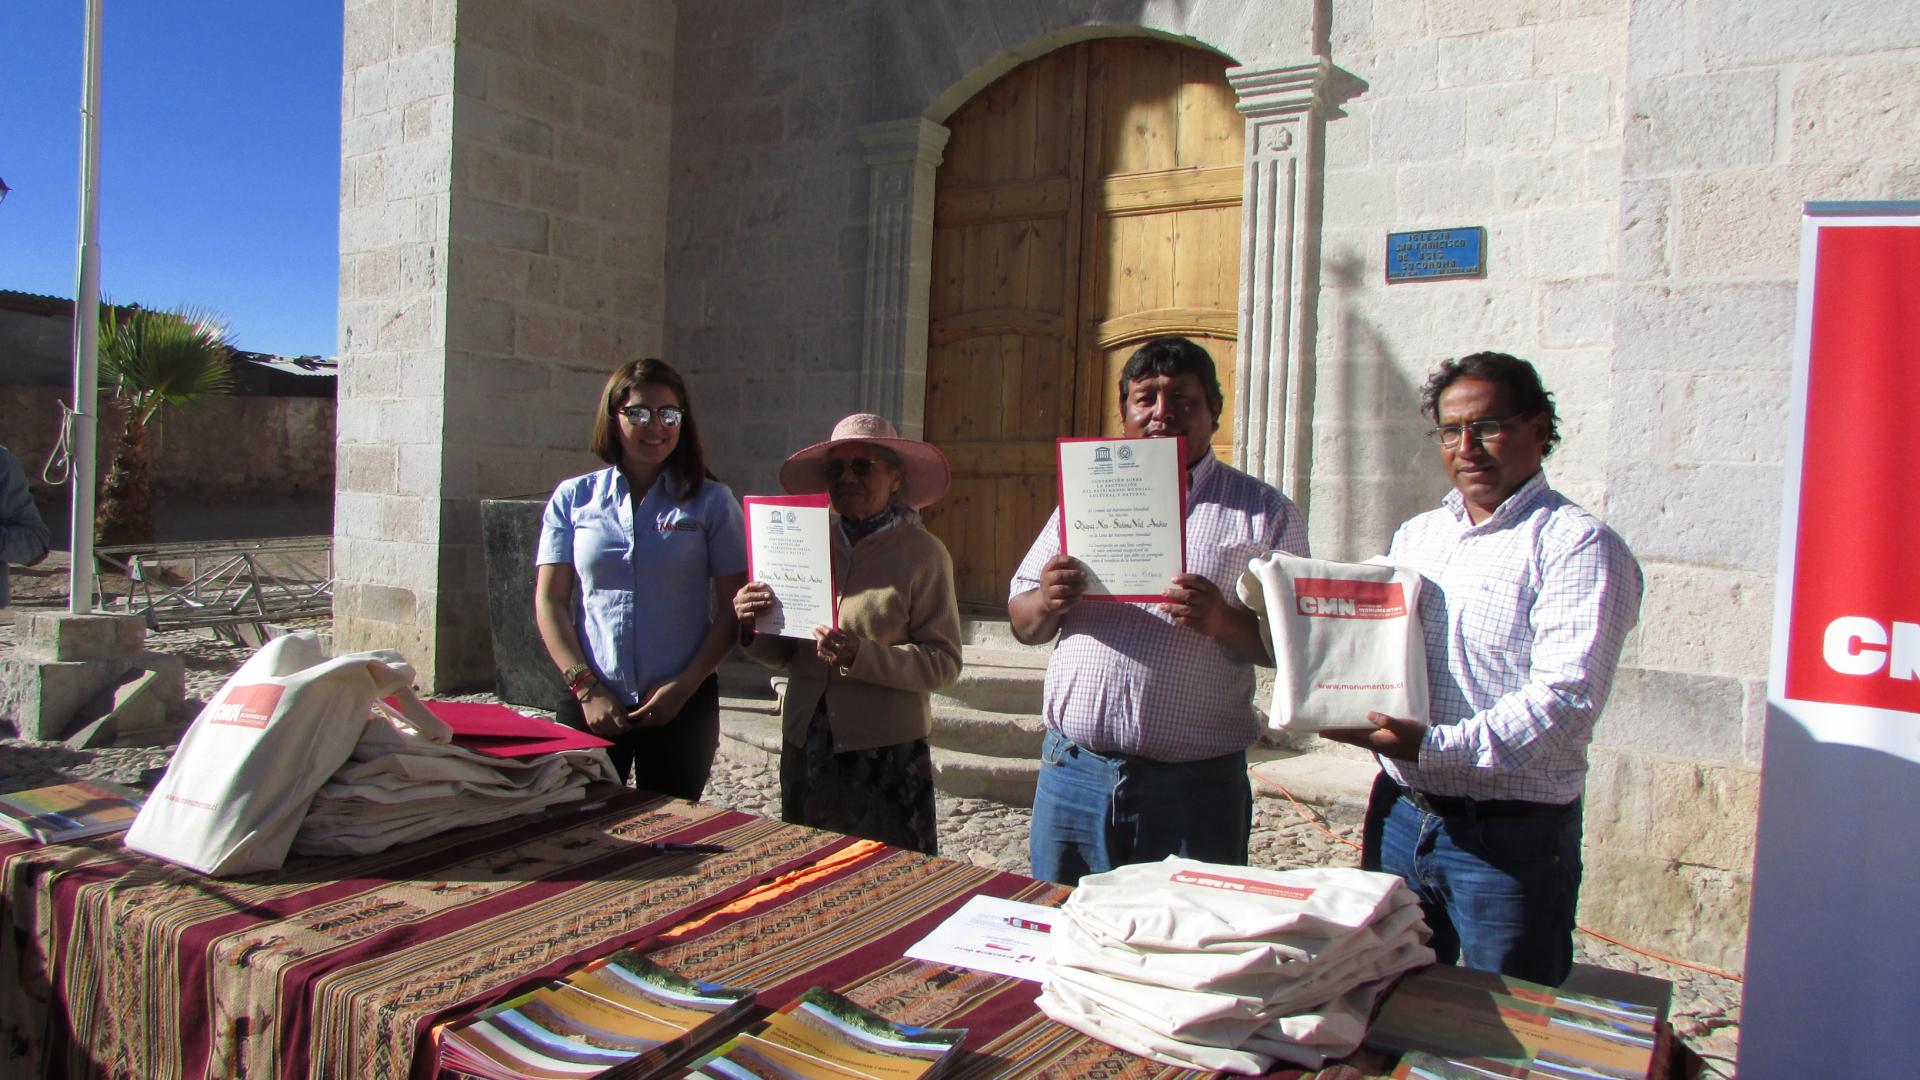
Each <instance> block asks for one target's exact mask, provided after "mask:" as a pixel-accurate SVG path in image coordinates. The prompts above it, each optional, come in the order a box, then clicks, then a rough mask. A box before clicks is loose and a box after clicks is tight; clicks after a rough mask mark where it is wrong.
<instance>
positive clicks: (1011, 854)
mask: <svg viewBox="0 0 1920 1080" xmlns="http://www.w3.org/2000/svg"><path fill="white" fill-rule="evenodd" d="M18 584H19V583H18V582H16V588H18ZM34 586H35V581H34V579H33V578H31V577H30V578H29V579H28V581H27V583H26V588H25V589H24V590H20V591H23V592H24V593H25V594H26V595H24V596H22V595H19V594H18V592H17V594H16V604H17V606H16V607H15V608H13V609H11V610H6V611H0V654H4V653H5V652H8V651H11V650H12V648H13V647H14V642H15V641H16V630H15V627H14V625H13V620H12V618H10V617H9V616H13V617H17V616H18V615H19V614H20V613H21V611H22V610H23V609H32V608H35V607H40V608H46V607H53V606H55V605H57V604H60V603H63V602H64V601H61V600H55V599H50V597H49V596H48V592H49V591H50V590H42V589H36V588H35V587H34ZM325 625H326V623H325V621H324V620H320V621H317V622H315V623H313V624H312V626H313V627H314V628H324V627H325ZM148 647H149V648H152V649H156V650H159V651H162V652H167V653H172V654H174V655H177V656H180V657H181V658H182V661H183V663H184V664H185V666H186V685H187V697H188V698H189V704H190V706H191V707H193V708H195V709H197V708H198V704H199V703H204V702H205V701H206V700H207V699H209V698H211V697H212V696H213V695H214V694H215V693H216V692H217V691H218V690H219V688H220V685H221V684H222V683H223V682H225V681H226V679H227V677H228V676H229V675H231V674H232V673H233V671H234V669H235V668H237V667H238V666H239V665H240V663H241V662H242V661H243V660H244V659H245V658H246V656H247V650H245V649H243V648H240V647H238V646H234V645H229V644H226V643H224V642H220V641H215V640H211V639H209V638H206V637H203V636H201V635H200V634H198V633H196V632H193V631H173V632H168V633H160V634H154V635H151V636H150V637H149V638H148ZM462 696H463V697H466V698H468V699H470V700H489V698H488V696H487V695H481V694H475V695H462ZM171 754H172V748H171V747H164V746H163V747H118V748H110V749H102V750H87V751H76V750H69V749H67V748H66V747H65V746H63V745H61V744H58V743H53V744H48V743H33V742H24V741H21V740H18V739H7V740H0V791H13V790H18V789H21V788H28V787H34V786H37V785H39V784H42V783H47V782H50V779H51V778H52V777H53V776H56V775H57V774H59V773H61V772H65V773H68V774H72V775H77V776H88V777H104V778H107V779H112V780H119V781H123V782H126V781H132V780H135V779H137V778H138V777H139V775H140V773H141V772H142V771H143V770H145V769H148V768H151V767H154V766H157V765H163V764H165V763H166V762H167V761H168V759H169V758H170V757H171ZM706 801H708V802H710V803H713V804H716V805H722V806H730V807H733V808H735V809H739V810H745V811H750V812H752V813H756V814H777V813H778V812H779V791H778V780H777V777H776V776H775V775H774V770H773V769H771V768H769V767H767V766H765V765H757V764H749V763H746V762H742V761H732V760H728V759H725V758H722V759H721V760H720V761H718V762H716V763H715V766H714V774H713V779H712V780H711V781H710V782H709V784H708V786H707V793H706ZM1030 820H1031V815H1030V814H1029V812H1028V811H1027V810H1025V809H1023V808H1020V807H1012V806H1006V805H1003V804H1001V803H997V802H992V801H988V800H983V799H954V798H947V797H942V798H941V799H940V852H941V854H943V855H946V856H948V857H950V858H956V859H967V860H970V861H972V862H974V863H975V864H977V865H981V866H991V867H995V868H998V869H1001V870H1012V871H1016V872H1019V873H1025V872H1026V871H1027V869H1028V865H1027V850H1026V843H1027V828H1028V824H1029V822H1030ZM1358 842H1359V830H1358V828H1357V826H1353V825H1348V824H1342V823H1338V822H1332V823H1325V824H1324V825H1323V823H1322V822H1320V821H1319V819H1318V818H1317V816H1315V815H1313V812H1312V810H1311V809H1310V808H1296V807H1295V806H1293V805H1290V804H1288V803H1285V802H1276V801H1275V800H1271V799H1264V800H1261V801H1260V803H1259V807H1258V810H1257V817H1256V819H1255V821H1254V830H1253V843H1252V852H1253V861H1254V862H1255V864H1257V865H1260V866H1268V867H1274V868H1286V867H1292V866H1329V865H1332V866H1351V865H1355V864H1356V863H1357V862H1358V860H1359V851H1358V849H1357V848H1356V847H1354V846H1351V845H1355V844H1357V843H1358ZM1577 948H1578V952H1579V958H1580V959H1581V960H1583V961H1585V962H1587V963H1591V964H1598V965H1602V966H1605V967H1612V968H1621V969H1626V970H1629V971H1636V972H1642V973H1645V974H1649V975H1655V976H1658V977H1660V978H1663V979H1668V980H1671V981H1672V982H1673V984H1674V1003H1673V1023H1674V1028H1675V1030H1676V1032H1677V1033H1678V1034H1679V1036H1680V1038H1681V1039H1682V1040H1683V1041H1684V1042H1685V1043H1686V1044H1687V1046H1688V1047H1689V1048H1690V1049H1692V1050H1693V1051H1694V1052H1695V1053H1696V1054H1698V1055H1699V1056H1700V1058H1701V1059H1702V1062H1703V1064H1704V1067H1705V1068H1704V1073H1703V1075H1707V1076H1721V1077H1726V1076H1732V1075H1733V1057H1734V1053H1735V1051H1736V1048H1737V1046H1738V1042H1739V1034H1740V1029H1739V1024H1740V984H1739V983H1738V982H1736V981H1734V980H1731V979H1725V978H1720V977H1717V976H1714V975H1710V974H1706V973H1702V972H1697V971H1692V970H1689V969H1687V968H1683V967H1679V966H1677V965H1673V964H1668V963H1664V962H1662V961H1659V960H1655V959H1651V958H1649V957H1645V956H1642V955H1639V954H1637V953H1635V952H1632V951H1630V950H1628V949H1624V948H1621V947H1619V946H1615V945H1611V944H1608V943H1606V942H1604V941H1600V940H1599V939H1597V938H1593V937H1590V936H1588V935H1585V934H1582V935H1581V936H1580V938H1579V940H1578V942H1577Z"/></svg>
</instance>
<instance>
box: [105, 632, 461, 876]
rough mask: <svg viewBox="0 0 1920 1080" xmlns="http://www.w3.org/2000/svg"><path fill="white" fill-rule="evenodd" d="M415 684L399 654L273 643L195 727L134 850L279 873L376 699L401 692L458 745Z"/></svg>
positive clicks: (421, 724) (416, 717)
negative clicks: (317, 797) (329, 653)
mask: <svg viewBox="0 0 1920 1080" xmlns="http://www.w3.org/2000/svg"><path fill="white" fill-rule="evenodd" d="M412 682H413V668H412V667H411V666H409V665H408V664H407V662H406V661H405V660H403V659H401V657H400V654H399V653H396V652H393V651H391V650H384V649H383V650H379V651H375V652H362V653H349V654H346V655H343V656H336V657H331V658H329V657H328V656H327V654H326V650H325V649H324V648H323V647H322V646H321V644H320V640H319V638H317V637H316V636H314V635H312V634H289V635H287V636H286V637H281V638H276V639H274V640H273V641H270V642H268V643H267V644H266V645H265V646H263V647H262V648H261V649H260V650H259V651H258V652H256V653H254V654H253V655H252V656H251V657H249V658H248V659H247V662H246V663H244V664H242V665H241V666H240V670H239V671H236V672H234V673H233V677H232V678H230V679H228V680H227V682H226V685H224V686H222V687H221V688H220V692H219V693H218V694H216V695H214V698H213V701H212V702H210V703H209V704H208V705H207V707H206V708H205V709H203V710H201V712H200V715H199V716H198V717H197V718H195V720H194V721H193V724H192V726H191V727H189V728H188V729H187V733H186V735H185V736H184V737H182V738H181V740H180V747H179V749H178V750H177V751H175V752H174V755H173V762H172V764H171V765H169V766H168V767H167V773H166V776H164V777H162V778H161V780H160V783H159V784H158V785H157V786H156V787H155V788H154V790H153V795H152V796H151V797H149V798H148V799H147V803H146V805H145V806H144V807H142V808H141V810H140V814H139V816H138V817H136V818H135V819H134V822H133V827H132V828H131V829H129V830H128V831H127V838H126V846H127V847H128V848H130V849H132V850H134V851H139V852H143V853H145V854H148V855H152V856H154V857H156V858H160V859H165V860H167V861H168V862H174V863H179V864H180V865H182V866H187V867H191V868H193V869H195V870H198V871H200V872H201V873H204V874H211V875H213V876H215V877H228V876H232V875H235V874H247V873H252V872H254V871H257V870H272V869H275V868H277V867H279V866H280V864H281V863H282V862H284V861H285V860H286V857H287V848H288V845H289V844H291V843H292V841H293V835H294V833H295V831H297V830H298V829H299V828H300V822H301V821H302V819H304V818H305V817H306V814H307V807H308V805H309V804H310V803H311V802H312V801H313V796H314V793H315V792H316V791H318V790H319V789H320V786H321V785H322V784H325V783H326V782H327V780H328V778H330V777H331V776H333V773H334V770H336V769H338V768H339V767H340V766H341V764H342V763H344V762H345V761H346V760H347V758H348V756H349V755H351V754H352V753H353V748H354V746H355V745H356V744H358V743H359V741H360V735H361V732H362V731H364V730H365V728H366V726H367V719H368V717H369V716H370V715H371V713H372V709H373V704H374V702H376V701H378V700H379V699H381V698H384V697H392V698H394V699H395V701H396V702H398V706H397V708H398V709H399V711H400V712H401V713H402V715H403V716H404V717H405V718H406V720H407V722H408V723H410V724H412V725H413V726H414V727H415V728H416V729H417V730H419V731H420V733H421V734H422V735H424V736H426V737H428V738H432V739H435V740H436V741H442V742H444V741H447V740H448V739H451V738H452V731H451V730H450V729H448V728H447V726H446V724H445V723H444V722H443V721H441V720H440V719H439V718H438V717H436V716H434V715H433V714H432V713H430V712H428V711H427V710H426V708H425V707H424V706H422V705H421V704H420V701H419V699H418V698H416V697H414V695H413V689H412V686H411V683H412Z"/></svg>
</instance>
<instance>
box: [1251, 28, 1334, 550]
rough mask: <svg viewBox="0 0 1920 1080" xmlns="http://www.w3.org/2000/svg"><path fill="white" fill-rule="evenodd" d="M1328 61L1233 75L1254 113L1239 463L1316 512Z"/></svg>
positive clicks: (1255, 70)
mask: <svg viewBox="0 0 1920 1080" xmlns="http://www.w3.org/2000/svg"><path fill="white" fill-rule="evenodd" d="M1327 70H1328V69H1327V61H1325V60H1318V59H1317V60H1313V61H1310V62H1307V63H1301V64H1290V65H1285V66H1270V67H1241V68H1235V69H1233V70H1231V71H1229V72H1228V73H1227V82H1228V84H1229V85H1231V86H1232V87H1233V89H1234V92H1235V93H1237V94H1238V95H1239V97H1240V100H1239V102H1238V106H1239V109H1240V112H1241V113H1242V114H1243V115H1245V116H1246V118H1247V138H1246V155H1247V156H1246V179H1245V181H1244V187H1243V189H1242V197H1241V233H1240V348H1239V360H1238V366H1237V370H1236V372H1235V376H1236V379H1235V385H1236V386H1238V387H1239V392H1238V394H1237V395H1236V399H1237V400H1236V402H1235V405H1234V424H1235V426H1236V428H1237V429H1238V431H1239V433H1240V439H1239V440H1238V441H1237V443H1236V446H1237V447H1238V449H1237V452H1236V454H1235V461H1234V464H1235V465H1237V466H1239V467H1240V468H1242V469H1244V470H1246V471H1247V472H1249V473H1252V474H1253V475H1255V476H1258V477H1261V478H1262V479H1265V480H1266V481H1268V482H1269V483H1271V484H1273V485H1274V486H1275V487H1278V488H1279V489H1280V490H1281V491H1282V492H1284V493H1286V495H1287V496H1288V497H1289V498H1291V499H1293V500H1294V502H1295V503H1297V504H1299V506H1300V509H1301V510H1302V511H1303V512H1304V511H1305V510H1306V509H1307V495H1308V470H1309V468H1310V465H1311V462H1310V461H1309V460H1308V459H1309V455H1310V451H1311V447H1312V445H1313V444H1312V438H1313V424H1312V420H1313V417H1312V410H1313V399H1312V393H1313V340H1312V337H1311V331H1312V322H1311V320H1312V315H1313V290H1314V287H1315V285H1316V283H1317V275H1316V274H1315V273H1314V267H1315V266H1316V265H1317V263H1318V259H1319V247H1320V238H1319V236H1318V230H1317V228H1315V227H1313V222H1314V221H1315V215H1314V211H1315V201H1314V200H1315V197H1316V195H1317V189H1316V185H1315V181H1314V174H1315V168H1316V167H1317V165H1318V161H1319V154H1320V145H1319V144H1320V125H1319V122H1318V121H1319V117H1318V115H1317V110H1318V108H1319V105H1320V95H1321V90H1322V88H1323V87H1324V86H1325V84H1326V79H1327Z"/></svg>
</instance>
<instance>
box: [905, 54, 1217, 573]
mask: <svg viewBox="0 0 1920 1080" xmlns="http://www.w3.org/2000/svg"><path fill="white" fill-rule="evenodd" d="M1228 65H1229V61H1227V60H1226V59H1224V58H1222V57H1220V56H1218V55H1217V54H1214V53H1211V52H1207V51H1205V50H1202V49H1197V48H1193V47H1190V46H1185V45H1180V44H1175V43H1172V42H1168V41H1163V40H1158V39H1149V38H1109V39H1102V40H1096V41H1085V42H1080V43H1077V44H1074V45H1069V46H1067V47H1065V48H1061V49H1059V50H1056V51H1054V52H1051V53H1048V54H1047V55H1045V56H1042V57H1039V58H1037V59H1035V60H1032V61H1029V62H1027V63H1025V64H1023V65H1021V66H1019V67H1017V68H1015V69H1014V70H1012V71H1010V72H1008V73H1007V74H1006V75H1004V76H1002V77H1001V78H1000V79H998V80H997V81H995V82H994V83H993V84H992V85H990V86H988V87H986V88H985V89H983V90H981V91H980V92H979V93H978V94H976V95H975V96H974V97H973V98H972V99H970V100H969V101H968V102H967V103H966V104H965V105H963V106H961V108H960V109H959V110H958V111H956V112H955V113H954V114H953V116H952V117H950V118H949V119H948V121H947V127H948V129H949V130H950V132H951V135H950V137H949V138H948V140H947V143H946V147H945V155H944V161H943V162H942V164H941V165H940V166H939V170H938V173H937V178H936V183H935V199H934V214H933V222H932V253H931V265H932V273H931V281H930V288H929V305H928V317H929V318H928V331H927V354H926V355H927V366H926V392H925V405H924V408H925V413H924V425H925V427H924V431H925V437H926V438H928V439H930V440H932V441H934V442H936V443H938V444H939V445H940V446H941V447H942V448H944V449H945V450H946V451H947V453H948V455H949V457H950V458H951V459H952V461H953V465H954V486H953V489H952V491H951V493H950V494H949V495H948V496H947V497H946V499H944V500H943V501H942V502H941V503H939V504H938V505H936V506H934V507H932V508H930V509H929V511H928V512H927V524H928V527H929V528H930V529H932V530H933V531H934V532H935V533H936V534H937V535H939V536H940V537H941V539H942V540H944V541H945V542H946V544H947V547H948V550H949V551H951V552H952V553H953V557H954V569H955V576H956V579H957V583H958V586H959V591H960V599H961V602H962V603H963V604H964V605H966V606H968V607H970V608H973V609H976V610H994V609H998V608H1002V607H1004V604H1005V599H1006V589H1007V581H1008V579H1009V578H1010V577H1011V575H1012V572H1013V570H1014V568H1015V567H1016V566H1017V565H1018V564H1019V561H1020V558H1021V556H1022V555H1024V554H1025V552H1026V550H1027V547H1028V545H1030V544H1031V543H1032V541H1033V537H1034V534H1035V533H1036V531H1037V530H1038V529H1039V528H1040V527H1041V526H1042V525H1043V524H1044V522H1045V521H1046V517H1047V514H1048V512H1049V511H1050V510H1051V508H1052V506H1053V504H1054V479H1053V477H1054V463H1053V441H1054V439H1055V438H1057V437H1059V436H1063V435H1095V434H1104V433H1116V432H1118V430H1119V426H1120V422H1119V411H1118V405H1117V395H1116V393H1115V385H1116V380H1117V378H1118V374H1119V370H1120V367H1121V365H1122V364H1124V363H1125V360H1126V357H1127V356H1128V355H1129V354H1130V353H1131V352H1132V350H1133V349H1134V348H1135V347H1137V346H1138V345H1139V343H1140V342H1142V341H1144V340H1146V339H1148V338H1150V337H1153V336H1156V335H1158V334H1165V333H1183V334H1187V335H1189V336H1191V337H1194V338H1196V339H1197V340H1200V341H1202V342H1203V343H1204V344H1205V345H1206V346H1207V348H1208V349H1209V350H1210V351H1211V352H1212V353H1213V355H1214V360H1215V363H1216V365H1217V366H1218V369H1219V372H1220V376H1221V382H1222V385H1223V389H1224V390H1225V391H1226V393H1227V395H1228V403H1227V409H1226V412H1225V413H1224V414H1223V423H1222V426H1221V429H1220V432H1219V434H1218V436H1217V438H1216V444H1215V452H1216V453H1217V454H1218V455H1219V456H1220V457H1221V458H1222V459H1225V460H1232V459H1233V457H1234V454H1233V434H1234V423H1233V417H1234V415H1235V410H1234V404H1233V392H1234V391H1233V383H1234V373H1235V369H1236V356H1235V352H1236V342H1237V339H1238V329H1237V327H1238V320H1237V310H1236V309H1237V307H1238V294H1239V280H1240V253H1241V233H1242V228H1241V198H1242V188H1243V183H1242V172H1243V170H1242V162H1243V158H1244V156H1245V155H1244V141H1245V119H1244V117H1242V116H1241V114H1240V112H1239V111H1238V110H1237V109H1236V107H1235V93H1234V90H1233V89H1232V87H1230V86H1229V84H1228V81H1227V77H1226V70H1227V67H1228Z"/></svg>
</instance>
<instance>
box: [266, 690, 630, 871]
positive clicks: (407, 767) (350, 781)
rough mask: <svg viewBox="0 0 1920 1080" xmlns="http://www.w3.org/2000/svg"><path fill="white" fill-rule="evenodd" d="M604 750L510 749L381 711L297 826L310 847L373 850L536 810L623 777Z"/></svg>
mask: <svg viewBox="0 0 1920 1080" xmlns="http://www.w3.org/2000/svg"><path fill="white" fill-rule="evenodd" d="M618 779H619V777H618V774H616V773H615V772H614V768H613V762H612V760H610V759H609V758H608V757H607V752H606V751H605V750H603V749H597V748H596V749H591V750H565V751H560V752H558V753H552V754H540V755H536V756H533V757H527V758H501V757H494V756H492V755H490V754H482V753H479V752H477V751H473V750H468V749H466V748H465V747H461V746H456V745H454V744H452V743H450V742H435V741H433V740H431V739H428V738H424V737H422V736H421V735H420V734H418V733H417V732H415V731H414V730H412V729H411V728H410V727H408V726H407V725H405V724H404V723H402V722H401V721H399V720H397V719H396V718H394V717H393V716H390V715H388V714H386V713H384V712H380V711H378V710H376V711H375V714H374V716H373V718H372V719H370V720H368V721H367V727H366V731H365V732H364V733H363V734H362V735H361V736H360V742H359V744H358V745H356V746H355V747H354V750H353V755H352V757H350V758H349V759H348V760H347V763H346V764H345V765H342V766H341V767H340V768H339V769H337V770H335V772H334V774H333V777H332V778H331V779H329V780H328V781H327V782H326V784H325V785H324V786H322V787H321V788H320V791H319V793H318V794H317V795H315V796H314V799H313V805H312V806H311V807H310V808H309V809H308V810H307V816H306V818H305V819H304V820H303V821H301V823H300V831H299V832H298V833H296V834H295V835H294V838H293V850H294V851H296V852H299V853H300V854H303V855H344V854H354V855H364V854H368V853H370V852H375V851H384V850H386V849H387V848H389V847H392V846H393V845H395V844H401V843H406V842H407V841H410V840H419V839H422V838H424V837H428V836H432V835H434V834H436V833H440V832H445V831H446V830H448V829H457V828H463V827H465V826H468V825H481V824H485V823H486V822H489V821H499V820H501V819H503V818H510V817H517V816H519V815H522V814H532V813H537V812H539V811H541V810H544V809H546V808H547V807H550V806H555V805H558V804H560V803H565V802H572V801H575V800H577V799H580V798H582V797H583V796H584V795H585V793H586V789H587V785H589V784H592V783H594V782H596V781H601V780H608V781H617V780H618Z"/></svg>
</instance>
